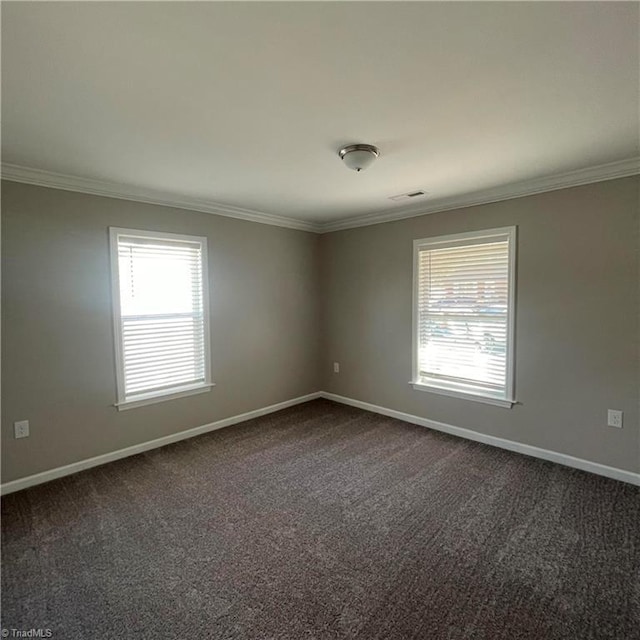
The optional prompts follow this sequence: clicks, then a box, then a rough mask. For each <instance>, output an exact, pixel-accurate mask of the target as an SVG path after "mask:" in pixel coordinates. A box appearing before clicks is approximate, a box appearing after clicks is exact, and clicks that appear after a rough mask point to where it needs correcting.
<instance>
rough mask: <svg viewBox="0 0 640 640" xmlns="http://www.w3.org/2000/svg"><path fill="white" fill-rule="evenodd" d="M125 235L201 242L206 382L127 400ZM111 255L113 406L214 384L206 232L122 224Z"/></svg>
mask: <svg viewBox="0 0 640 640" xmlns="http://www.w3.org/2000/svg"><path fill="white" fill-rule="evenodd" d="M120 235H126V236H133V237H139V238H146V239H149V238H157V239H159V240H162V239H168V240H176V241H188V242H199V243H200V246H201V248H202V308H203V310H204V313H203V316H204V317H203V329H204V372H205V379H204V382H202V383H199V384H195V385H185V386H184V387H174V388H172V389H167V390H166V391H155V392H153V393H148V394H140V395H139V396H138V397H136V398H135V399H129V400H127V398H126V395H125V387H124V345H123V341H122V329H121V309H120V271H119V267H118V236H120ZM109 258H110V261H111V303H112V309H113V336H114V341H115V365H116V392H117V401H116V402H115V404H114V406H115V407H117V408H118V411H124V410H126V409H135V408H136V407H142V406H145V405H149V404H155V403H157V402H165V401H167V400H174V399H176V398H183V397H185V396H191V395H194V394H197V393H205V392H207V391H210V390H211V387H214V386H215V383H213V382H211V347H210V330H209V315H210V308H209V267H208V265H209V260H208V254H207V238H206V236H189V235H183V234H178V233H165V232H162V231H145V230H142V229H125V228H123V227H109Z"/></svg>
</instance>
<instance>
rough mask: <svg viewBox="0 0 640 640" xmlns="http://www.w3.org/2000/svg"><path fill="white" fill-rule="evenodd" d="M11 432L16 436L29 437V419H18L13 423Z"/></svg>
mask: <svg viewBox="0 0 640 640" xmlns="http://www.w3.org/2000/svg"><path fill="white" fill-rule="evenodd" d="M13 432H14V435H15V437H16V438H28V437H29V421H28V420H19V421H18V422H14V423H13Z"/></svg>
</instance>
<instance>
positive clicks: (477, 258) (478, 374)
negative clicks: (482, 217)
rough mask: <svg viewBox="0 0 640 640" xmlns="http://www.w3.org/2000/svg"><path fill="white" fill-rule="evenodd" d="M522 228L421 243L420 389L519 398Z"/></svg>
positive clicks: (418, 293) (416, 374) (418, 282)
mask: <svg viewBox="0 0 640 640" xmlns="http://www.w3.org/2000/svg"><path fill="white" fill-rule="evenodd" d="M514 237H515V229H514V228H509V229H496V230H491V231H483V232H479V233H470V234H461V235H458V236H447V237H445V238H433V239H427V240H421V241H417V242H416V251H415V253H416V264H415V269H416V275H417V277H416V285H417V291H416V294H415V295H416V298H417V299H416V301H415V307H416V309H415V313H416V340H415V342H416V345H415V347H414V348H415V353H414V361H415V371H414V383H418V384H421V385H427V386H431V387H435V388H439V389H443V390H448V391H454V392H458V393H460V394H470V395H475V396H485V397H487V398H495V399H502V400H512V393H513V389H512V373H513V366H512V361H511V355H512V344H511V343H512V333H513V332H512V321H513V273H512V271H513V268H512V265H513V264H514V263H513V251H514V250H515V247H514Z"/></svg>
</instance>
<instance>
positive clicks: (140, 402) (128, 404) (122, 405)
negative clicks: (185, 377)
mask: <svg viewBox="0 0 640 640" xmlns="http://www.w3.org/2000/svg"><path fill="white" fill-rule="evenodd" d="M211 387H215V384H214V383H207V384H199V385H192V386H189V387H182V388H180V389H176V390H174V391H170V392H169V393H166V392H165V393H155V394H147V395H141V396H140V397H139V398H137V399H135V400H124V401H122V402H118V403H116V404H115V405H114V406H115V407H117V408H118V411H126V410H127V409H135V408H137V407H144V406H146V405H148V404H156V403H158V402H166V401H167V400H175V399H176V398H185V397H187V396H193V395H195V394H197V393H206V392H207V391H210V390H211Z"/></svg>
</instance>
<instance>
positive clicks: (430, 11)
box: [2, 2, 640, 223]
mask: <svg viewBox="0 0 640 640" xmlns="http://www.w3.org/2000/svg"><path fill="white" fill-rule="evenodd" d="M639 7H640V5H639V4H638V3H635V2H620V3H617V2H616V3H609V2H584V3H582V2H567V3H564V2H563V3H555V2H534V3H529V2H526V3H522V2H516V3H508V2H505V3H489V2H487V3H485V2H472V3H466V2H465V3H457V2H440V3H437V2H411V3H409V2H407V3H403V2H385V3H369V2H355V3H346V2H345V3H340V2H339V3H330V2H318V3H315V2H313V3H311V2H309V3H307V2H296V3H267V2H264V3H243V2H233V3H209V2H207V3H205V2H197V3H182V2H171V3H160V2H149V3H93V2H69V3H57V2H47V3H32V2H24V3H23V2H3V3H2V117H3V122H2V160H3V163H9V164H14V165H21V166H23V167H30V168H35V169H41V170H45V171H53V172H58V173H63V174H70V175H73V176H79V177H83V178H92V179H96V180H99V181H106V182H110V183H120V184H123V185H129V186H131V187H133V188H141V189H142V188H144V189H150V190H161V191H163V192H167V193H172V194H176V195H179V196H185V197H189V198H196V199H199V200H201V201H208V202H211V201H213V202H216V203H222V204H225V205H230V206H232V207H242V208H245V209H251V210H257V211H261V212H266V213H269V214H275V215H278V216H286V217H290V218H295V219H297V220H302V221H308V222H314V223H315V222H327V223H333V222H335V221H339V220H341V219H344V218H350V217H353V216H361V215H364V214H371V213H373V212H377V211H385V210H389V209H393V208H394V207H398V206H400V207H401V206H402V203H398V204H396V203H394V202H393V201H392V200H389V199H388V198H389V197H390V196H394V195H397V194H399V193H403V192H407V191H413V190H416V189H424V190H425V191H427V192H428V194H429V202H435V203H437V202H439V201H444V200H446V199H447V198H449V199H450V198H452V197H459V196H461V195H463V194H471V193H473V192H477V191H480V190H486V189H492V188H496V187H500V186H501V185H507V184H511V183H519V182H522V181H528V180H535V179H538V178H541V177H543V176H549V175H555V174H559V173H565V172H568V171H574V170H578V169H583V168H585V167H592V166H595V165H601V164H605V163H611V162H616V161H619V160H624V159H629V158H633V157H636V156H638V155H639V123H638V108H639V105H638V95H639V78H638V72H639V48H638V46H639V35H638V34H639V31H638V15H639ZM354 142H366V143H371V144H375V145H377V146H378V147H379V148H380V150H381V153H382V156H381V158H380V159H379V160H378V161H377V162H376V163H375V164H374V165H373V166H372V167H371V168H370V169H368V170H367V171H366V172H363V173H361V174H356V173H354V172H352V171H349V170H348V169H347V168H346V167H345V166H344V165H343V164H342V162H341V161H340V160H339V158H338V157H337V150H338V149H339V148H340V147H341V146H342V145H344V144H348V143H354ZM405 204H406V203H405Z"/></svg>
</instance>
